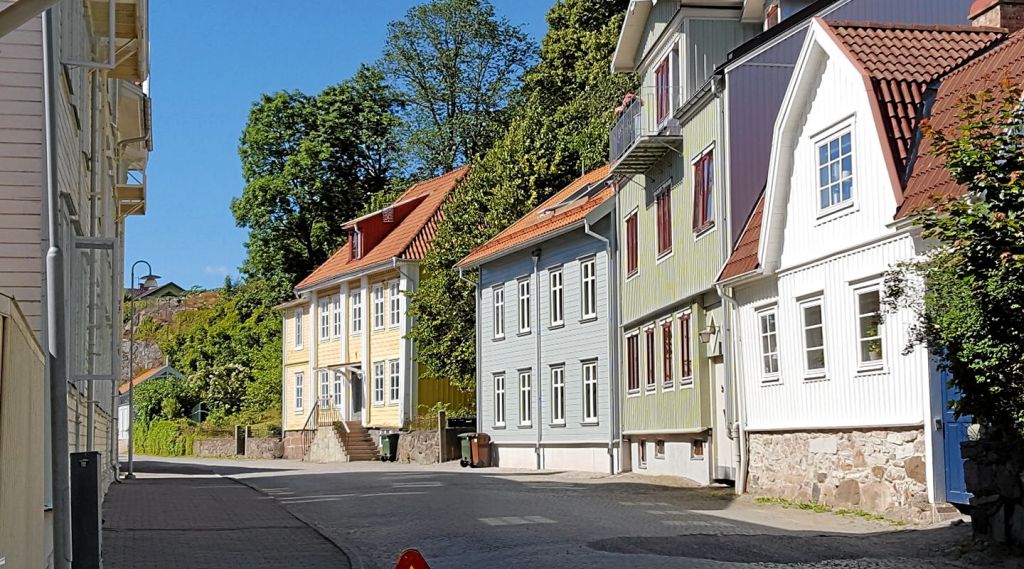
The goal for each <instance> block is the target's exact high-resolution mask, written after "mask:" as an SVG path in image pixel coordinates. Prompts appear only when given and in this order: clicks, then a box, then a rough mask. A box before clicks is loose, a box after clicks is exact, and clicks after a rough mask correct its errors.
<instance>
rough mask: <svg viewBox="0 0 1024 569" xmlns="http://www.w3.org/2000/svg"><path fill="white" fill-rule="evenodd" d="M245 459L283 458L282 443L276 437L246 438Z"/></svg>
mask: <svg viewBox="0 0 1024 569" xmlns="http://www.w3.org/2000/svg"><path fill="white" fill-rule="evenodd" d="M245 456H246V458H281V457H282V456H284V443H283V442H282V441H281V439H279V438H277V437H247V438H246V439H245Z"/></svg>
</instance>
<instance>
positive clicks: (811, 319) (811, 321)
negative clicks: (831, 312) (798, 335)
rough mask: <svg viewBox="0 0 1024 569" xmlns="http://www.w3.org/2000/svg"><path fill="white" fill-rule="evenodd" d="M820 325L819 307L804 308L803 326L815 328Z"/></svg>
mask: <svg viewBox="0 0 1024 569" xmlns="http://www.w3.org/2000/svg"><path fill="white" fill-rule="evenodd" d="M818 324H821V306H818V305H815V306H808V307H807V308H804V326H816V325H818Z"/></svg>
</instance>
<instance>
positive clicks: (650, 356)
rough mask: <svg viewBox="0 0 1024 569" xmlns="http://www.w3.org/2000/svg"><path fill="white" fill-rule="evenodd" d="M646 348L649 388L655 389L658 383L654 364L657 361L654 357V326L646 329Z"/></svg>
mask: <svg viewBox="0 0 1024 569" xmlns="http://www.w3.org/2000/svg"><path fill="white" fill-rule="evenodd" d="M644 343H645V344H644V349H646V350H647V370H646V371H647V375H646V377H647V389H648V390H651V389H654V387H655V385H656V383H655V382H656V380H655V373H654V364H655V362H656V360H655V357H654V351H655V350H654V328H648V329H647V330H645V331H644Z"/></svg>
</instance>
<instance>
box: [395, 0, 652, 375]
mask: <svg viewBox="0 0 1024 569" xmlns="http://www.w3.org/2000/svg"><path fill="white" fill-rule="evenodd" d="M627 5H628V1H627V0H621V1H611V0H609V1H602V2H597V3H595V2H591V1H587V0H560V1H559V2H557V3H556V4H555V6H554V7H552V8H551V10H550V11H549V12H548V16H547V21H548V25H549V30H548V33H547V35H546V36H545V37H544V40H543V44H542V48H541V52H540V60H539V62H538V63H537V64H536V65H535V66H533V67H532V68H531V69H529V70H528V71H527V72H526V74H525V77H524V84H523V87H522V89H521V90H520V91H519V92H518V93H517V94H516V97H515V106H514V107H513V109H512V111H511V119H510V121H509V125H508V128H507V130H506V131H505V132H504V134H503V135H502V137H501V138H499V139H498V140H497V141H496V142H495V143H494V144H493V145H492V146H491V147H490V148H488V149H487V150H486V151H485V152H484V153H483V154H482V155H480V156H479V158H478V159H476V160H474V161H473V162H472V169H471V171H470V173H469V175H468V176H467V178H466V180H464V181H463V183H462V184H460V185H459V187H458V188H456V190H455V192H454V194H453V197H452V198H451V199H450V201H449V202H448V203H447V204H446V205H445V209H444V214H445V216H444V221H443V222H442V223H441V224H440V225H439V227H438V232H437V236H436V237H435V240H434V247H433V249H432V250H431V252H430V253H429V254H428V255H427V258H426V259H425V261H424V263H425V268H426V275H427V276H426V278H425V279H424V280H422V281H421V283H420V287H419V288H418V289H417V290H416V291H415V292H414V293H413V294H412V297H411V302H410V313H411V314H412V315H413V316H414V324H413V327H412V329H411V330H410V336H411V337H412V339H413V340H415V341H417V342H418V354H419V356H418V358H419V362H420V364H422V365H423V366H424V367H425V368H426V371H427V373H428V374H429V375H431V376H433V377H437V378H442V379H447V380H449V381H451V382H453V383H454V384H456V385H461V386H464V387H467V388H469V387H472V386H473V385H474V382H475V365H476V352H475V349H476V347H475V346H474V332H475V326H476V319H475V310H474V308H475V306H476V302H475V298H474V297H473V286H472V285H471V284H469V283H467V282H466V281H464V280H463V279H461V278H460V277H459V274H458V272H457V271H456V270H455V269H453V267H454V265H455V263H457V262H458V261H459V260H460V259H462V258H463V257H464V256H465V255H466V254H468V253H469V252H470V251H471V250H472V249H473V248H474V247H476V246H478V245H480V244H482V243H483V242H485V241H486V240H488V239H489V238H491V237H493V236H494V235H496V234H497V233H498V232H500V231H501V230H503V229H504V228H505V227H508V226H509V225H510V224H512V223H513V222H514V221H515V220H517V219H519V218H520V217H522V216H523V215H524V214H525V213H526V212H527V211H529V210H530V209H532V208H533V207H535V206H536V205H537V204H538V203H539V202H540V201H542V200H544V199H546V198H547V197H549V196H550V195H551V194H552V193H554V192H555V191H557V190H559V189H561V188H562V187H564V186H565V185H566V184H568V183H569V182H570V181H572V180H573V179H574V178H575V177H577V176H578V175H579V174H580V173H581V172H582V171H583V170H589V169H592V168H594V167H597V166H600V165H601V164H603V163H604V162H605V161H606V160H607V154H608V131H609V129H610V127H611V125H612V121H613V108H614V107H615V105H616V104H617V103H618V102H619V101H620V100H621V98H622V95H623V93H625V92H627V91H629V90H631V89H632V88H634V87H635V85H636V77H634V76H630V75H616V76H612V75H610V74H609V73H608V62H609V61H610V59H611V54H612V52H613V51H614V49H615V43H616V40H617V39H618V34H619V28H620V26H621V24H622V17H623V14H624V13H625V10H626V7H627ZM469 276H470V277H471V278H472V275H469Z"/></svg>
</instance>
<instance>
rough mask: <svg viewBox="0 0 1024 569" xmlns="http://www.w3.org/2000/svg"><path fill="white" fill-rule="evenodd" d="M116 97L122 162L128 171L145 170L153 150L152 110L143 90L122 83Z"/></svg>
mask: <svg viewBox="0 0 1024 569" xmlns="http://www.w3.org/2000/svg"><path fill="white" fill-rule="evenodd" d="M118 89H119V93H118V98H117V136H118V141H119V142H120V144H121V147H122V149H121V162H122V165H123V166H124V167H125V168H128V169H129V170H145V169H146V164H147V163H148V162H149V153H150V151H152V150H153V137H152V132H153V128H152V124H153V122H152V121H153V116H152V108H151V106H150V98H149V95H148V94H146V91H145V89H144V88H143V87H140V86H137V85H133V84H131V83H124V82H122V83H121V84H120V85H119V87H118Z"/></svg>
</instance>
